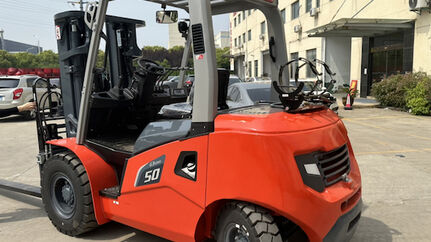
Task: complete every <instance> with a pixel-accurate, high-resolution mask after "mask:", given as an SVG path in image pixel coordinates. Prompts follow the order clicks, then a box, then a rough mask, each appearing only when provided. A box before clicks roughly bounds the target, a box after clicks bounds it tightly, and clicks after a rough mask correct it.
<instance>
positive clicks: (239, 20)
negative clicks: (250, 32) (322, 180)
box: [238, 13, 241, 24]
mask: <svg viewBox="0 0 431 242" xmlns="http://www.w3.org/2000/svg"><path fill="white" fill-rule="evenodd" d="M240 23H241V14H240V13H239V14H238V24H240Z"/></svg>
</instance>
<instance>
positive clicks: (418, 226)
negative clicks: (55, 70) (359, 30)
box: [0, 109, 431, 242]
mask: <svg viewBox="0 0 431 242" xmlns="http://www.w3.org/2000/svg"><path fill="white" fill-rule="evenodd" d="M340 116H342V117H343V120H344V122H345V124H346V126H347V129H348V131H349V135H350V139H351V141H352V144H353V149H354V151H355V155H356V158H357V160H358V162H359V165H360V168H361V172H362V179H363V189H362V190H363V200H364V204H365V206H364V209H363V213H362V219H361V220H360V223H359V227H358V230H357V231H356V234H355V236H354V238H353V240H352V241H355V242H356V241H430V240H431V239H430V238H431V230H430V228H431V158H430V157H431V117H415V116H412V115H410V114H407V113H402V112H397V111H392V110H386V109H355V110H353V111H344V110H340ZM0 137H1V138H0V177H1V178H4V179H8V180H12V181H18V182H23V183H27V184H32V185H38V183H39V174H38V168H37V165H36V161H35V155H36V153H37V140H36V129H35V124H34V122H27V121H23V120H21V119H20V118H19V117H10V118H4V119H0ZM83 240H107V241H164V240H162V239H160V238H157V237H155V236H152V235H149V234H147V233H145V232H142V231H138V230H135V229H132V228H129V227H126V226H123V225H120V224H117V223H110V224H107V225H105V226H102V227H101V228H99V229H97V230H96V231H94V232H91V233H89V234H86V235H85V236H83V237H80V238H71V237H67V236H64V235H62V234H61V233H59V232H57V231H56V229H55V228H54V227H53V226H52V225H51V224H50V222H49V219H48V218H47V217H46V215H45V212H44V211H43V208H42V204H41V200H40V199H37V198H33V197H29V196H25V195H20V194H15V193H12V192H8V191H4V190H1V189H0V241H83Z"/></svg>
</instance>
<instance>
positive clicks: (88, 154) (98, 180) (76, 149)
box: [47, 138, 118, 224]
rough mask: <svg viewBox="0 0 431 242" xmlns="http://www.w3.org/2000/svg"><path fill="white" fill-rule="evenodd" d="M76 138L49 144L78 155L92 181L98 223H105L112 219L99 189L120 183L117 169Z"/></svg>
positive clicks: (53, 141)
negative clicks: (107, 212) (106, 213)
mask: <svg viewBox="0 0 431 242" xmlns="http://www.w3.org/2000/svg"><path fill="white" fill-rule="evenodd" d="M75 140H76V139H75V138H68V139H61V140H52V141H49V142H47V143H48V144H51V145H55V146H61V147H64V148H67V149H69V150H70V151H72V152H73V153H75V155H77V156H78V158H79V160H81V162H82V164H83V165H84V167H85V170H86V171H87V175H88V180H89V181H90V187H91V195H92V197H93V206H94V215H95V216H96V220H97V223H98V224H104V223H107V222H109V221H110V220H109V219H108V218H107V217H105V216H104V213H103V207H102V201H101V197H100V196H99V191H100V190H102V189H104V188H108V187H113V186H116V185H117V184H118V181H117V176H116V173H115V170H114V169H113V168H112V167H111V166H110V165H109V164H108V163H106V162H105V161H104V160H103V159H102V158H101V157H100V156H98V155H97V154H96V153H94V152H93V151H91V150H90V149H88V148H87V147H85V146H83V145H77V144H76V141H75Z"/></svg>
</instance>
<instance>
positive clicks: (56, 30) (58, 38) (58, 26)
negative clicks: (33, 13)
mask: <svg viewBox="0 0 431 242" xmlns="http://www.w3.org/2000/svg"><path fill="white" fill-rule="evenodd" d="M55 36H56V38H57V40H61V30H60V25H56V26H55Z"/></svg>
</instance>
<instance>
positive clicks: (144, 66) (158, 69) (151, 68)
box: [137, 58, 165, 76]
mask: <svg viewBox="0 0 431 242" xmlns="http://www.w3.org/2000/svg"><path fill="white" fill-rule="evenodd" d="M137 62H138V66H139V67H140V68H141V70H142V71H144V72H147V73H149V74H153V75H158V76H160V75H163V74H165V68H164V67H163V66H161V65H160V64H158V63H157V62H155V61H152V60H148V59H144V58H139V59H138V60H137Z"/></svg>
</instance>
